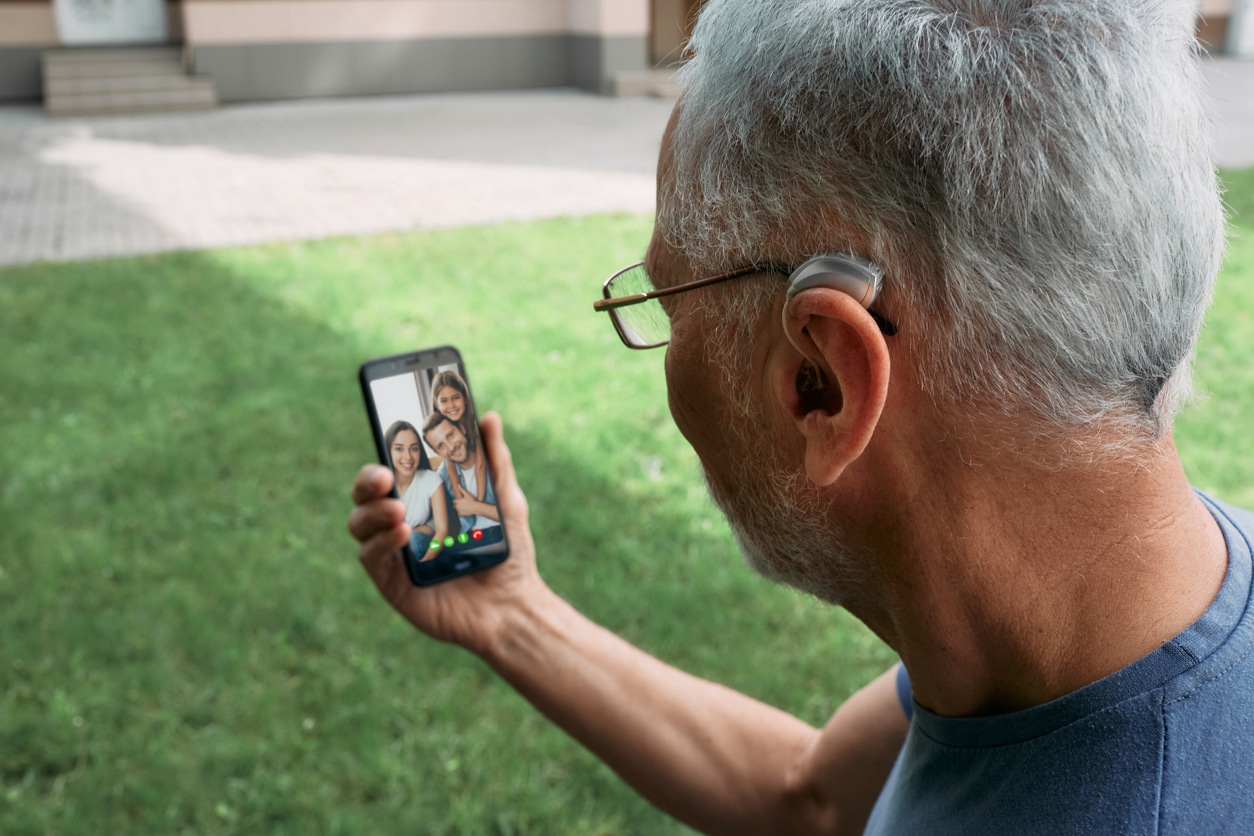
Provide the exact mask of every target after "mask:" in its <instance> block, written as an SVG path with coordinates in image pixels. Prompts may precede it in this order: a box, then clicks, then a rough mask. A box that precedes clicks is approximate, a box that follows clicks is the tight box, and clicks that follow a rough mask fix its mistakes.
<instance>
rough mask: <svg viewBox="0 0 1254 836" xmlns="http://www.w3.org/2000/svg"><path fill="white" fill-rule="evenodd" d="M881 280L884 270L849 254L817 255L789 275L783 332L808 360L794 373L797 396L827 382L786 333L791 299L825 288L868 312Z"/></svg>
mask: <svg viewBox="0 0 1254 836" xmlns="http://www.w3.org/2000/svg"><path fill="white" fill-rule="evenodd" d="M883 281H884V271H883V270H881V269H880V268H879V267H877V266H875V265H874V264H872V263H871V262H869V261H866V260H865V259H861V258H858V257H857V256H855V255H850V254H848V253H835V254H831V255H816V256H815V257H814V258H811V259H809V260H807V261H806V262H805V263H804V264H802V265H801V266H800V267H798V268H797V269H796V270H793V271H792V273H791V274H790V275H789V276H788V293H787V296H786V297H785V299H784V312H783V317H784V333H785V334H787V335H788V341H789V342H791V343H792V345H793V348H795V349H797V351H798V353H800V354H801V356H802V357H805V358H806V360H807V362H806V363H805V364H804V365H803V366H802V367H801V371H799V372H798V373H797V393H798V394H808V393H811V392H821V391H823V390H824V389H826V388H827V381H826V380H825V379H824V377H823V372H822V371H820V370H819V367H818V364H817V363H815V362H814V360H813V359H811V358H810V356H809V355H807V354H806V353H805V352H804V351H802V349H801V346H799V345H797V343H796V341H795V340H793V338H792V334H791V333H789V331H788V306H789V305H790V304H791V303H792V300H793V297H794V296H796V295H797V294H798V293H800V292H801V291H803V290H809V289H810V288H812V287H828V288H831V289H833V290H839V291H841V292H842V293H848V294H849V295H850V296H852V297H853V298H854V299H856V300H857V301H858V304H860V305H861V306H862V307H864V308H867V309H868V310H869V309H870V307H871V303H872V302H874V301H875V297H876V295H877V294H878V293H879V292H880V285H881V284H882V283H883Z"/></svg>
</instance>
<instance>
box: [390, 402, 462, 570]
mask: <svg viewBox="0 0 1254 836" xmlns="http://www.w3.org/2000/svg"><path fill="white" fill-rule="evenodd" d="M383 440H384V443H385V444H386V445H387V451H388V458H389V460H390V461H391V463H392V472H393V473H394V474H396V492H397V494H399V495H400V498H401V501H402V502H404V503H405V522H407V523H409V525H410V527H411V528H413V535H412V536H411V537H410V542H409V544H410V547H411V548H412V549H413V550H414V557H416V558H417V559H418V560H419V562H421V561H424V560H431V559H432V558H434V557H435V556H436V555H437V554H438V551H437V550H432V549H431V548H430V546H431V544H432V543H440V542H442V541H443V540H444V536H445V535H446V534H448V531H449V524H448V520H449V513H448V500H447V498H446V494H445V493H444V481H443V480H442V479H440V477H439V475H438V474H437V473H436V472H435V471H434V470H432V469H431V460H430V459H428V458H427V450H426V448H425V447H423V446H422V441H421V440H419V438H418V430H417V428H415V427H414V425H413V424H411V423H409V422H408V421H397V422H395V423H394V424H392V426H390V427H388V431H387V432H386V433H384V436H383ZM437 549H438V546H437Z"/></svg>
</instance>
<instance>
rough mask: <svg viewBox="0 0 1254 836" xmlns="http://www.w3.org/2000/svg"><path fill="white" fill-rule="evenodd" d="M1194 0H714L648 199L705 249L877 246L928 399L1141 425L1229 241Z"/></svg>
mask: <svg viewBox="0 0 1254 836" xmlns="http://www.w3.org/2000/svg"><path fill="white" fill-rule="evenodd" d="M1193 13H1194V4H1192V3H1182V2H1179V0H1087V1H1086V0H724V1H723V2H719V0H715V2H711V3H710V4H709V5H708V6H707V7H706V8H705V10H704V11H703V12H702V15H701V18H700V20H699V22H698V24H697V27H696V31H695V32H694V34H693V38H692V42H691V49H692V57H691V60H690V61H689V62H688V63H687V64H686V65H685V67H684V68H683V69H682V71H681V72H680V76H679V83H680V100H679V114H678V118H677V122H676V124H675V129H674V133H673V135H672V142H671V153H672V156H671V158H670V159H669V160H668V161H665V167H664V169H663V174H664V177H663V187H662V191H661V192H660V199H659V215H658V223H659V225H660V227H661V230H662V232H663V234H664V235H665V236H666V239H667V241H668V243H669V244H670V246H672V247H674V248H675V249H676V250H678V251H679V252H681V253H683V254H684V256H685V257H686V258H688V259H689V260H690V261H692V262H693V263H694V265H695V266H698V267H700V268H703V269H708V270H717V269H721V268H726V267H732V266H738V265H739V264H741V263H746V262H754V261H758V260H761V259H765V258H772V259H778V260H781V261H790V260H791V261H795V260H797V259H799V258H801V257H803V256H806V255H811V254H815V253H819V252H825V251H839V250H852V251H854V252H856V253H858V254H859V255H861V256H863V257H866V258H870V259H872V260H873V261H876V262H877V263H879V264H880V266H882V267H883V268H884V269H885V274H886V277H885V290H884V293H883V295H882V297H881V299H882V301H881V302H880V303H879V304H878V306H877V307H878V308H879V309H881V311H882V312H883V313H884V314H885V315H887V316H888V317H889V318H890V319H894V320H895V321H896V322H897V323H898V325H899V326H900V327H901V333H900V334H899V335H898V337H895V338H894V339H901V340H904V341H905V348H906V349H907V350H908V351H909V352H911V354H912V356H913V357H915V358H916V359H917V362H918V364H919V370H920V376H921V379H922V380H923V381H924V385H925V386H926V388H927V391H928V392H929V394H930V395H931V396H932V397H933V398H934V399H935V400H937V401H938V402H939V403H948V404H974V405H975V406H976V408H977V409H986V410H993V411H994V413H995V414H1009V415H1015V416H1026V417H1028V418H1032V417H1033V416H1034V417H1035V418H1037V419H1039V421H1035V422H1033V423H1035V424H1039V423H1040V422H1044V426H1046V427H1052V428H1077V427H1084V426H1096V425H1097V424H1098V423H1099V422H1100V423H1101V425H1102V426H1104V427H1107V428H1110V427H1112V426H1113V427H1116V428H1119V429H1120V430H1127V431H1129V432H1131V433H1132V434H1134V436H1135V437H1136V438H1138V439H1145V440H1150V439H1154V438H1157V437H1159V436H1161V435H1162V434H1163V433H1164V432H1165V431H1166V430H1167V428H1168V427H1169V426H1170V422H1171V419H1172V417H1174V414H1175V412H1176V411H1177V410H1178V408H1179V404H1180V402H1181V400H1182V398H1183V397H1185V396H1187V394H1188V391H1189V388H1190V387H1189V365H1190V363H1189V360H1190V356H1191V352H1192V349H1193V345H1194V343H1195V341H1196V338H1197V334H1198V330H1199V328H1200V327H1201V321H1202V315H1203V313H1204V310H1205V307H1206V304H1207V302H1208V301H1209V298H1210V293H1211V288H1212V286H1213V284H1214V277H1215V273H1216V272H1217V270H1218V268H1219V263H1220V259H1221V256H1222V251H1223V244H1224V232H1223V210H1222V205H1221V201H1220V198H1219V190H1218V186H1217V182H1216V176H1215V172H1214V167H1213V165H1212V162H1211V154H1210V124H1209V115H1208V109H1207V102H1206V97H1205V96H1204V95H1203V93H1202V87H1201V82H1200V76H1199V72H1198V68H1197V66H1196V58H1195V50H1196V46H1195V43H1194V39H1193ZM734 292H735V291H732V290H729V293H734ZM762 302H763V300H762V298H761V297H759V298H758V299H757V300H755V301H754V302H753V303H752V304H761V303H762ZM742 304H748V303H743V302H742ZM744 314H745V311H743V310H742V311H741V315H742V316H743V315H744Z"/></svg>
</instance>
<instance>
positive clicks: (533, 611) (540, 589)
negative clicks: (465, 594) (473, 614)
mask: <svg viewBox="0 0 1254 836" xmlns="http://www.w3.org/2000/svg"><path fill="white" fill-rule="evenodd" d="M526 585H527V587H528V588H527V589H526V590H525V591H523V592H522V594H520V595H518V596H517V597H516V598H515V599H514V602H513V604H511V605H510V606H508V607H502V608H501V610H500V611H499V616H498V619H497V624H496V630H495V631H494V633H493V635H492V636H491V638H490V639H489V640H488V641H487V642H485V643H484V645H483V647H482V648H481V649H479V651H478V655H479V656H480V657H481V658H482V659H483V660H484V661H485V662H487V663H488V664H489V665H490V666H491V667H492V668H493V670H495V671H496V672H497V673H499V674H501V675H502V676H504V677H505V678H506V679H513V678H514V677H513V676H512V675H511V674H513V673H515V672H518V671H520V670H521V669H531V668H534V666H535V664H536V663H537V662H538V661H539V660H540V659H542V658H543V657H544V655H545V654H544V653H543V651H542V650H541V648H542V647H543V646H544V644H545V643H546V642H547V641H550V640H551V639H553V638H555V637H557V636H558V635H559V634H560V632H561V623H562V621H563V620H564V616H565V615H566V614H567V613H568V612H570V611H571V608H570V605H569V604H567V603H566V601H565V600H564V599H563V598H562V597H561V596H559V595H558V594H557V593H555V592H553V590H551V589H549V587H548V586H547V585H546V584H545V583H544V581H543V580H541V579H540V577H539V576H538V575H536V576H534V577H533V578H530V579H528V581H527V584H526Z"/></svg>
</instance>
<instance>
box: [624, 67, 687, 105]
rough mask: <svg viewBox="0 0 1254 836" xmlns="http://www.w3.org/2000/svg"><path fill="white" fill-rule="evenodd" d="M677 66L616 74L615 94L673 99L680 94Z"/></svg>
mask: <svg viewBox="0 0 1254 836" xmlns="http://www.w3.org/2000/svg"><path fill="white" fill-rule="evenodd" d="M677 69H678V68H677V67H662V68H659V69H656V70H632V71H624V72H620V73H617V74H615V76H614V89H613V92H614V95H615V96H653V97H655V98H659V99H673V98H675V97H677V96H678V95H679V88H678V87H677V86H676V84H675V71H676V70H677Z"/></svg>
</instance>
